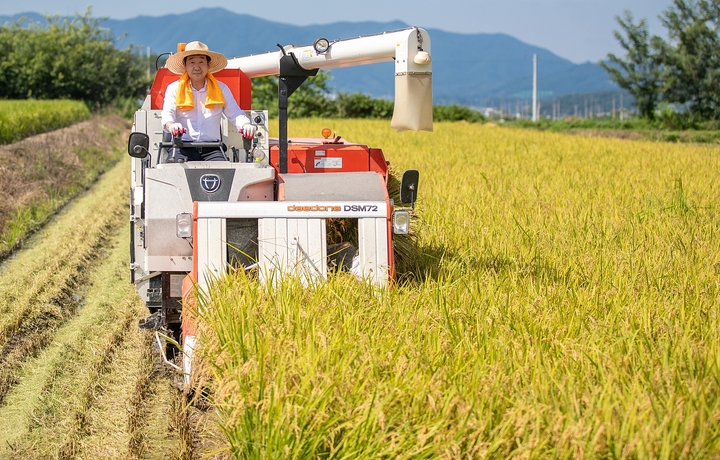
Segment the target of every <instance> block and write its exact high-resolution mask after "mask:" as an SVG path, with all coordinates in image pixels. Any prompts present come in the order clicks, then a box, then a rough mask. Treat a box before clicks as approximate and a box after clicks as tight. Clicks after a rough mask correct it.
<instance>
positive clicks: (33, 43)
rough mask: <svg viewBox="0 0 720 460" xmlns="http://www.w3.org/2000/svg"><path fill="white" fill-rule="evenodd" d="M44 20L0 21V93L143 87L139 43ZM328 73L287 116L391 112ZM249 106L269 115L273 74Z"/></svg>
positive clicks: (79, 18) (109, 95) (80, 96)
mask: <svg viewBox="0 0 720 460" xmlns="http://www.w3.org/2000/svg"><path fill="white" fill-rule="evenodd" d="M45 19H46V21H45V23H39V22H33V23H26V21H24V20H23V19H21V20H18V21H15V22H12V23H6V24H3V25H1V26H0V49H3V50H4V56H3V58H2V59H0V99H73V100H80V101H84V102H85V103H86V104H87V105H88V107H89V108H91V109H97V108H101V107H107V106H118V107H123V108H127V107H128V106H129V105H134V104H135V102H131V103H130V102H128V101H129V100H132V101H136V100H138V99H142V98H144V97H145V95H146V94H147V92H148V89H149V86H150V83H151V82H150V79H149V78H148V75H147V68H148V60H147V57H144V56H143V55H142V49H141V48H140V47H135V46H132V45H130V46H128V47H126V48H125V49H119V48H118V46H117V39H116V38H115V37H114V36H113V34H112V32H111V31H110V30H108V29H102V28H101V27H100V25H99V23H100V21H101V19H94V18H92V17H91V8H88V9H87V10H86V12H85V13H84V14H82V15H76V16H75V17H74V18H61V17H59V16H57V15H56V16H48V17H46V18H45ZM330 80H331V77H330V74H329V73H328V72H322V71H321V72H319V73H318V75H317V76H315V77H311V78H310V79H309V80H308V81H307V82H306V83H305V84H304V85H302V86H301V87H300V88H299V89H298V90H297V91H296V92H295V94H293V96H292V97H291V98H290V101H289V105H290V107H289V110H288V112H289V115H290V116H293V117H328V118H334V117H340V118H388V119H389V118H391V117H392V113H393V101H389V100H385V99H376V98H372V97H370V96H368V95H365V94H359V93H356V94H346V93H339V94H336V93H334V92H333V91H332V88H331V87H330V84H329V83H330ZM252 106H253V107H258V108H266V109H268V110H269V112H270V114H271V116H272V115H277V77H261V78H256V79H253V102H252ZM433 112H434V115H435V120H436V121H442V120H449V121H455V120H466V121H470V122H475V121H481V120H482V119H483V117H482V115H481V114H480V113H479V112H478V111H476V110H473V109H470V108H468V107H464V106H460V105H450V106H436V107H434V108H433Z"/></svg>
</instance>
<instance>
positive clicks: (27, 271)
mask: <svg viewBox="0 0 720 460" xmlns="http://www.w3.org/2000/svg"><path fill="white" fill-rule="evenodd" d="M114 169H115V170H118V171H116V172H114V173H108V179H109V180H104V181H101V182H100V183H99V184H98V185H97V186H96V187H94V188H93V189H92V190H91V191H90V192H89V193H88V194H87V195H86V196H85V197H83V198H82V199H81V200H80V201H79V202H78V204H77V205H76V206H72V207H71V208H69V209H68V210H66V211H65V212H63V213H62V214H61V215H60V216H58V218H57V219H56V220H55V221H54V222H53V223H52V224H51V225H50V226H49V227H48V228H47V230H46V231H44V232H43V236H42V238H35V239H34V240H33V241H34V243H30V246H31V247H29V248H28V249H27V250H25V251H23V252H22V254H18V256H17V258H15V259H13V260H12V261H10V262H9V263H8V264H7V265H6V267H4V270H3V272H2V277H0V315H1V316H0V346H2V347H3V351H2V352H1V354H0V355H4V354H7V353H8V352H9V351H8V350H7V349H6V347H8V346H10V347H12V345H13V337H14V336H15V334H16V333H17V332H18V331H21V330H22V329H23V325H28V324H30V325H32V324H33V323H34V322H36V321H38V320H39V319H41V318H46V317H47V316H48V315H51V316H55V317H56V320H59V321H62V320H63V319H64V318H65V317H66V315H67V311H66V310H67V309H72V307H73V306H74V305H73V304H74V303H76V301H78V300H79V295H78V293H77V292H76V291H77V290H78V288H80V286H79V285H78V279H79V278H81V273H82V272H83V270H85V269H87V267H88V265H89V264H90V262H91V261H92V260H93V259H96V258H98V257H102V256H103V255H104V254H103V252H104V251H103V248H102V247H103V245H104V241H105V238H106V235H107V233H108V231H110V230H111V229H116V228H118V227H119V226H121V225H122V222H123V211H124V209H125V206H126V198H125V195H126V194H125V191H126V190H127V189H126V187H124V184H125V183H126V181H127V178H126V177H124V175H123V174H120V173H119V172H120V171H119V170H124V167H123V165H122V164H119V165H117V166H116V167H115V168H114ZM98 210H102V211H101V212H98Z"/></svg>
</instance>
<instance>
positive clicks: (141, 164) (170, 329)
mask: <svg viewBox="0 0 720 460" xmlns="http://www.w3.org/2000/svg"><path fill="white" fill-rule="evenodd" d="M389 60H394V62H395V110H394V114H393V119H392V122H391V126H392V127H393V128H395V129H397V130H398V131H401V130H428V131H430V130H432V66H431V59H430V37H429V35H428V34H427V32H426V31H424V30H423V29H420V28H417V27H412V28H408V29H403V30H399V31H393V32H386V33H382V34H377V35H370V36H365V37H359V38H354V39H348V40H337V41H328V40H326V39H324V38H320V39H318V40H316V41H315V43H314V44H313V45H310V46H303V47H294V46H286V47H284V48H281V49H280V50H279V51H275V52H268V53H265V54H260V55H251V56H247V57H240V58H233V59H229V60H228V65H227V67H226V68H225V69H224V70H221V71H219V72H217V73H215V74H214V76H215V77H216V78H217V79H218V80H220V81H223V82H224V83H226V84H227V85H228V86H229V87H230V89H231V90H232V93H233V96H234V97H235V98H236V100H237V102H238V104H239V106H240V107H241V108H242V109H244V110H245V111H246V113H247V114H248V116H249V118H250V120H251V122H252V123H253V124H254V125H255V126H256V127H257V131H256V134H255V137H254V138H253V139H250V140H248V139H243V138H242V136H241V135H240V134H238V133H237V132H236V130H234V129H232V126H230V127H228V124H229V122H228V121H227V120H225V119H223V123H222V140H221V142H222V143H224V144H225V145H227V146H229V148H228V150H227V156H228V158H229V160H230V161H227V162H217V161H214V162H204V161H194V162H185V163H167V162H164V158H163V157H164V155H163V153H164V152H165V151H166V150H167V149H168V148H172V147H187V146H203V145H204V144H202V145H201V144H198V143H195V144H193V143H183V142H182V141H181V140H180V139H179V138H171V137H170V135H169V133H168V132H167V131H165V132H164V131H163V127H162V125H161V121H160V112H161V109H162V104H163V97H164V92H165V89H166V87H167V85H168V84H169V83H171V82H173V81H175V80H177V79H178V78H179V76H178V75H175V74H173V73H171V72H170V71H169V70H168V69H166V68H161V69H159V70H158V72H157V75H156V77H155V81H154V83H153V85H152V89H151V91H150V94H149V95H148V96H147V98H146V99H145V101H144V103H143V105H142V107H141V108H140V109H139V110H138V111H137V112H136V113H135V117H134V123H133V132H132V133H131V134H130V139H129V141H128V153H129V154H130V156H131V157H133V158H132V168H131V179H132V181H131V189H130V197H131V206H130V221H131V247H130V262H131V263H130V279H131V281H132V283H133V284H134V285H135V287H136V289H137V291H138V293H139V294H140V296H141V298H142V299H143V300H144V302H145V303H146V305H147V306H148V308H149V310H150V313H151V315H150V316H149V317H148V319H146V320H144V321H141V327H145V328H148V329H155V330H156V331H160V330H165V331H167V332H166V333H167V334H168V336H173V338H174V340H176V341H178V342H179V343H181V344H182V345H181V349H182V353H183V356H182V358H183V359H182V363H183V364H182V367H180V366H176V365H175V364H173V363H171V362H170V361H168V360H167V359H166V361H167V362H168V363H169V364H171V365H173V366H175V367H177V368H178V369H180V370H182V371H183V372H184V373H185V376H186V382H187V381H188V378H189V375H190V369H191V362H192V350H193V349H194V347H195V346H196V343H197V342H196V336H195V330H194V325H193V324H192V323H191V322H190V321H187V319H185V318H184V317H182V318H181V313H182V305H183V297H184V296H187V295H188V294H189V293H190V292H191V291H193V289H194V288H195V287H197V288H199V289H206V288H207V287H208V284H209V283H210V282H211V281H212V280H213V279H216V278H218V277H219V276H221V275H222V274H223V273H225V272H226V271H227V269H228V267H246V268H247V267H257V270H258V276H259V277H260V280H261V281H263V282H266V283H271V282H273V281H274V280H276V279H278V277H281V276H284V275H287V274H292V275H293V276H299V277H301V279H303V280H304V281H305V282H307V283H311V282H312V281H313V280H317V279H323V278H325V277H326V276H327V273H328V270H329V268H328V264H329V261H330V260H331V259H333V252H331V253H330V254H328V252H329V250H328V246H330V245H329V244H328V240H327V231H326V224H327V221H328V220H329V219H353V220H355V221H356V225H357V227H356V228H357V242H358V244H357V246H358V247H357V248H352V251H351V252H350V253H348V252H346V251H343V254H346V255H347V256H348V258H349V259H351V260H345V261H344V265H345V266H346V267H347V269H348V270H351V271H352V272H353V273H355V274H356V276H358V277H359V278H361V279H363V280H366V281H367V282H371V283H374V284H376V285H377V286H380V287H383V286H386V285H388V283H389V282H390V281H391V280H392V279H393V277H394V275H395V270H394V254H393V234H398V233H400V234H402V233H407V232H408V229H409V225H410V213H411V211H412V209H411V208H412V205H413V203H414V201H415V198H416V193H417V184H418V172H417V171H415V170H410V171H406V172H405V173H404V174H403V179H402V183H401V194H400V198H401V199H400V201H401V202H402V203H403V204H405V205H406V206H409V207H404V208H401V207H399V206H398V205H400V203H394V202H393V201H392V200H391V199H390V197H389V196H388V190H387V186H388V180H389V173H388V163H387V161H386V160H385V156H384V155H383V152H382V150H380V149H378V148H371V147H368V146H366V145H361V144H354V143H350V142H348V141H346V140H345V139H342V138H341V137H339V136H336V137H334V134H332V133H331V132H330V131H329V130H324V131H325V132H324V133H323V136H324V137H322V138H317V139H306V138H303V139H288V135H287V122H288V117H287V107H288V98H289V97H290V95H291V94H292V93H293V91H295V89H297V88H298V87H299V86H300V85H301V84H302V83H303V82H304V81H305V79H306V78H307V77H308V76H312V75H315V74H316V73H317V71H318V69H332V68H338V67H348V66H354V65H362V64H371V63H377V62H387V61H389ZM267 75H278V76H279V80H278V108H279V131H280V132H279V138H277V139H270V138H269V136H268V117H267V111H263V110H255V109H253V108H251V107H250V105H251V80H250V79H251V78H255V77H260V76H267ZM214 145H217V144H214ZM332 251H334V250H332ZM336 262H337V261H336ZM341 265H343V264H341ZM186 316H187V315H186ZM161 337H162V334H160V333H159V332H156V338H157V340H158V343H159V344H162V343H164V341H163V340H161ZM162 348H163V349H164V347H162Z"/></svg>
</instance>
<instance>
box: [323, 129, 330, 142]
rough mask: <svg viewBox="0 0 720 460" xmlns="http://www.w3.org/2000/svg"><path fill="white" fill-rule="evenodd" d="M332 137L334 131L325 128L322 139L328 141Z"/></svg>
mask: <svg viewBox="0 0 720 460" xmlns="http://www.w3.org/2000/svg"><path fill="white" fill-rule="evenodd" d="M331 135H332V130H331V129H330V128H323V130H322V137H324V138H325V139H328V138H330V136H331Z"/></svg>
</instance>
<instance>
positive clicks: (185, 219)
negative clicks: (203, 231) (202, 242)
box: [175, 212, 193, 238]
mask: <svg viewBox="0 0 720 460" xmlns="http://www.w3.org/2000/svg"><path fill="white" fill-rule="evenodd" d="M192 224H193V215H192V214H190V213H187V212H184V213H182V214H178V215H177V216H175V234H176V235H177V237H178V238H192Z"/></svg>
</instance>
